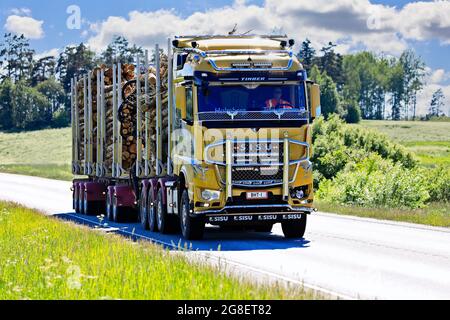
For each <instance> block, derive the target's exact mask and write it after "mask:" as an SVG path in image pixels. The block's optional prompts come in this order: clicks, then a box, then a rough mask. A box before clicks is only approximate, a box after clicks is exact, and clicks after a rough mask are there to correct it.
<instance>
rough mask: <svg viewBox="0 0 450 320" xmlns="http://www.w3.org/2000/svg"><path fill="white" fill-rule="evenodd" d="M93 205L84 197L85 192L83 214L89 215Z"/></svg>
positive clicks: (91, 212)
mask: <svg viewBox="0 0 450 320" xmlns="http://www.w3.org/2000/svg"><path fill="white" fill-rule="evenodd" d="M92 207H93V205H92V202H90V201H88V200H87V198H86V194H85V195H84V205H83V209H84V214H85V215H87V216H89V215H92V214H93V208H92Z"/></svg>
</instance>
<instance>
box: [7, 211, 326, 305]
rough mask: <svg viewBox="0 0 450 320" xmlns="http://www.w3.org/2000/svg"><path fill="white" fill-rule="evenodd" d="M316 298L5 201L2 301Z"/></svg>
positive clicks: (298, 288) (298, 290)
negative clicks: (240, 276)
mask: <svg viewBox="0 0 450 320" xmlns="http://www.w3.org/2000/svg"><path fill="white" fill-rule="evenodd" d="M313 298H323V297H322V296H318V295H317V294H316V293H313V292H311V291H305V290H304V289H303V288H302V287H301V286H295V287H294V286H290V287H288V286H286V285H283V284H280V283H276V284H270V285H268V284H267V285H263V284H258V285H257V284H255V283H253V282H250V280H248V279H244V278H238V277H234V276H233V277H231V276H227V275H226V274H225V272H224V270H222V269H221V268H216V267H211V266H208V265H207V264H206V263H192V262H188V261H187V259H186V258H184V257H183V256H181V255H178V254H176V253H174V252H169V251H167V250H163V249H162V248H161V247H159V246H157V245H153V244H151V243H148V242H140V243H133V242H131V241H129V240H126V239H124V238H123V237H120V236H117V235H111V234H104V233H101V232H93V231H92V230H91V229H88V228H87V227H81V226H77V225H74V224H72V223H70V222H63V221H60V220H57V219H55V218H51V217H46V216H44V215H42V214H39V213H38V212H35V211H33V210H30V209H25V208H23V207H19V206H16V205H13V204H10V203H5V202H0V300H5V299H8V300H9V299H14V300H15V299H43V300H46V299H63V300H66V299H175V300H178V299H214V300H217V299H219V300H224V299H225V300H228V299H239V300H241V299H313Z"/></svg>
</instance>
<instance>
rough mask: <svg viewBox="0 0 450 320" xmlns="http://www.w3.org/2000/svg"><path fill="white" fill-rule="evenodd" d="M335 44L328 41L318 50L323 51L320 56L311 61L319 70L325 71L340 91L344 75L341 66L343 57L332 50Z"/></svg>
mask: <svg viewBox="0 0 450 320" xmlns="http://www.w3.org/2000/svg"><path fill="white" fill-rule="evenodd" d="M335 47H336V44H334V43H332V42H329V43H328V46H325V47H323V48H322V49H320V51H321V52H322V53H323V55H322V56H320V57H315V58H314V59H313V63H314V64H315V65H317V66H318V67H319V69H320V71H321V72H326V73H327V75H328V76H329V77H331V79H332V80H333V82H335V83H336V86H337V89H338V90H339V91H341V89H342V87H343V85H344V83H345V77H344V72H343V68H342V63H343V57H342V55H340V54H339V53H336V52H335V51H334V48H335Z"/></svg>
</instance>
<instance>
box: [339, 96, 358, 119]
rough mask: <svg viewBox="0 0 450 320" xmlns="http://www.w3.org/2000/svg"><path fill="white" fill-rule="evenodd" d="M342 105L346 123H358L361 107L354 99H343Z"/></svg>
mask: <svg viewBox="0 0 450 320" xmlns="http://www.w3.org/2000/svg"><path fill="white" fill-rule="evenodd" d="M343 105H344V114H345V116H344V119H345V122H347V123H359V122H360V121H361V109H360V108H359V105H358V103H357V102H356V101H354V100H350V101H345V102H344V103H343Z"/></svg>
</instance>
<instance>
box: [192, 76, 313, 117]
mask: <svg viewBox="0 0 450 320" xmlns="http://www.w3.org/2000/svg"><path fill="white" fill-rule="evenodd" d="M273 110H286V111H301V112H303V111H305V110H306V99H305V89H304V85H303V83H301V84H295V85H273V84H272V85H249V84H243V85H231V86H209V87H207V88H201V87H199V88H198V111H199V112H227V111H273Z"/></svg>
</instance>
